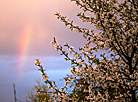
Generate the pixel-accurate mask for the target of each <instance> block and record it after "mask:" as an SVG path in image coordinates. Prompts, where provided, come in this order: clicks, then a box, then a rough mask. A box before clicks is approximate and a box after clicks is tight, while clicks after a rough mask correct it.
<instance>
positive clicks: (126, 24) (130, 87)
mask: <svg viewBox="0 0 138 102" xmlns="http://www.w3.org/2000/svg"><path fill="white" fill-rule="evenodd" d="M71 1H75V2H76V4H77V6H80V7H81V8H82V10H83V11H84V12H86V11H89V12H90V13H92V14H93V15H95V17H90V16H86V15H85V14H84V13H78V15H77V16H78V18H80V19H81V20H82V21H83V22H90V24H94V25H95V26H96V28H97V30H99V31H100V32H99V33H94V30H93V29H85V28H80V27H79V25H73V21H71V20H70V19H69V18H66V17H64V16H62V15H61V14H60V13H57V14H55V15H56V16H57V18H58V19H61V20H62V21H63V22H64V23H65V25H66V26H69V28H70V29H71V30H74V31H76V32H78V33H82V36H83V37H84V38H85V39H86V40H87V41H88V43H87V44H84V46H83V47H81V48H79V50H80V52H76V51H75V50H74V47H72V46H71V47H70V46H69V45H68V44H66V45H64V46H67V51H68V52H67V51H63V49H62V46H61V45H60V44H59V43H58V42H57V41H56V40H55V38H54V41H53V42H51V44H52V45H54V46H55V49H56V50H59V51H61V55H64V56H65V60H70V61H71V64H72V68H71V69H70V71H71V76H67V78H65V87H61V88H60V89H59V88H58V87H56V85H55V84H54V85H53V84H52V83H51V81H49V80H48V75H47V74H44V73H43V70H42V69H41V71H42V78H44V79H45V80H46V82H48V83H49V84H50V87H49V88H50V89H51V91H53V94H52V99H51V100H54V101H63V102H65V101H69V100H70V101H73V102H74V101H75V102H77V101H90V102H93V101H96V102H97V101H107V102H108V101H120V100H121V101H125V102H127V101H132V102H136V100H138V3H137V1H136V0H132V1H131V0H126V1H125V2H124V3H122V4H120V3H118V1H117V0H71ZM93 44H94V46H93ZM98 49H107V50H110V52H112V53H110V56H108V57H106V56H105V54H101V57H102V58H101V60H100V58H98V57H97V56H96V55H94V54H93V52H94V51H96V52H97V51H98ZM69 54H72V55H73V58H72V57H71V58H70V57H69ZM40 64H41V61H39V60H38V59H37V60H36V62H35V65H40ZM40 67H41V66H40ZM68 85H71V86H73V87H74V89H73V91H72V94H70V95H69V94H68V92H67V90H68ZM64 89H65V90H64ZM80 93H82V94H83V95H81V94H80ZM80 99H81V100H80Z"/></svg>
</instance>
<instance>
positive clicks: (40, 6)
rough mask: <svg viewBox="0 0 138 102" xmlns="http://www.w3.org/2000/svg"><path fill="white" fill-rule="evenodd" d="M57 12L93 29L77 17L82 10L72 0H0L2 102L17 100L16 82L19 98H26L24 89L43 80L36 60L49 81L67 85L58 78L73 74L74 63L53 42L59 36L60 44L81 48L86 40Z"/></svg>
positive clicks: (75, 22)
mask: <svg viewBox="0 0 138 102" xmlns="http://www.w3.org/2000/svg"><path fill="white" fill-rule="evenodd" d="M56 12H61V14H62V15H63V16H67V17H69V18H70V19H71V20H74V24H79V25H80V26H81V27H84V28H94V26H92V25H90V24H89V23H85V22H81V21H80V20H79V19H78V17H77V14H78V13H79V12H81V10H80V8H79V7H77V6H76V4H75V3H74V2H71V0H0V102H12V101H14V94H13V93H14V92H13V91H14V90H13V83H15V88H16V93H17V94H16V97H17V99H19V100H21V101H25V96H26V95H27V94H26V93H25V91H30V90H31V88H33V86H34V85H37V83H36V80H39V79H41V72H39V71H38V67H37V66H35V65H34V62H35V59H40V60H41V61H42V65H43V66H44V69H46V73H47V74H48V75H49V77H50V80H54V81H56V83H57V85H58V86H64V82H61V81H59V79H62V78H63V77H65V76H66V74H70V68H71V65H70V64H71V63H70V62H67V61H65V60H64V56H61V55H60V52H59V51H58V52H57V51H56V50H55V48H54V46H53V45H51V43H50V42H51V41H53V38H54V37H56V39H57V40H58V42H59V43H60V44H61V45H63V44H66V43H68V44H69V45H70V46H74V48H75V49H78V47H81V46H83V45H84V44H85V43H86V41H85V40H84V39H83V37H82V35H81V34H78V33H76V32H75V31H70V29H69V28H68V27H65V25H64V23H63V22H61V21H60V20H58V19H57V18H56V16H55V15H54V14H55V13H56ZM88 15H91V14H88ZM92 16H93V15H92ZM94 29H95V28H94ZM101 52H104V51H101ZM101 52H100V51H99V52H98V54H99V53H101Z"/></svg>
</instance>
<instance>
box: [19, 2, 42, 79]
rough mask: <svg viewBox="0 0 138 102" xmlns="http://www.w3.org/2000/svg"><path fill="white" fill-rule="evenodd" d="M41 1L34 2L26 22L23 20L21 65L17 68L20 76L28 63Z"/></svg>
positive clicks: (20, 42) (20, 52)
mask: <svg viewBox="0 0 138 102" xmlns="http://www.w3.org/2000/svg"><path fill="white" fill-rule="evenodd" d="M39 7H40V2H39V0H38V1H36V2H33V4H32V6H31V9H28V12H27V18H25V22H23V29H22V31H21V33H20V35H21V36H20V38H19V39H20V40H19V44H20V48H19V65H18V69H17V71H18V72H17V73H18V75H19V76H20V78H21V77H22V75H23V72H24V69H25V68H24V67H25V65H26V61H27V57H28V52H29V47H30V41H31V37H32V36H33V35H34V34H33V32H34V22H35V21H36V20H35V18H36V13H37V12H38V11H39Z"/></svg>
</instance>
